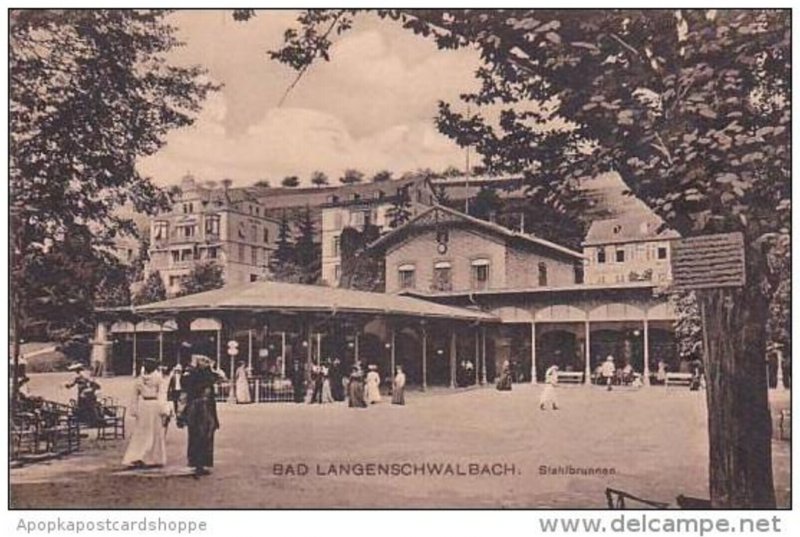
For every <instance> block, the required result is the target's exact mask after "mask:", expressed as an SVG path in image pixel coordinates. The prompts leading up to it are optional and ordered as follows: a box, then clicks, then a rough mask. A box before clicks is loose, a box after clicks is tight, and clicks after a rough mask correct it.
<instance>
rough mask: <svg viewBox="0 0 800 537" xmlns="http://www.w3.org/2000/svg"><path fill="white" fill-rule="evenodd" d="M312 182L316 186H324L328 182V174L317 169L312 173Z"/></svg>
mask: <svg viewBox="0 0 800 537" xmlns="http://www.w3.org/2000/svg"><path fill="white" fill-rule="evenodd" d="M311 184H312V185H314V186H315V187H318V188H322V187H323V186H326V185H327V184H328V176H327V175H325V173H324V172H321V171H316V172H314V173H312V174H311Z"/></svg>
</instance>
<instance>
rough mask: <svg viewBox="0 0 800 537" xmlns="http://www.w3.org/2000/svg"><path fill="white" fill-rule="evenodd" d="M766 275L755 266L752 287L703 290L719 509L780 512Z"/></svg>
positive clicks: (712, 476) (712, 475)
mask: <svg viewBox="0 0 800 537" xmlns="http://www.w3.org/2000/svg"><path fill="white" fill-rule="evenodd" d="M748 257H749V258H752V257H754V256H748ZM748 261H750V259H748ZM753 261H755V263H753V264H754V265H756V264H758V262H759V261H761V260H755V259H753ZM758 276H759V270H758V267H756V266H748V281H747V285H746V286H745V287H744V288H742V289H736V288H726V289H715V290H704V291H701V292H698V300H699V301H700V306H701V312H702V314H703V317H704V325H705V330H706V337H705V341H704V343H705V344H706V348H705V364H706V375H707V380H708V389H707V394H706V395H707V401H708V433H709V455H710V460H709V482H710V491H711V504H712V507H715V508H752V509H756V508H757V509H767V508H775V488H774V486H773V481H772V445H771V441H772V419H771V417H770V410H769V402H768V399H767V396H768V390H767V372H766V361H765V360H766V359H765V352H766V348H765V342H766V330H765V327H766V319H767V304H768V302H767V299H766V297H765V296H764V294H763V293H762V291H761V289H760V281H759V277H758Z"/></svg>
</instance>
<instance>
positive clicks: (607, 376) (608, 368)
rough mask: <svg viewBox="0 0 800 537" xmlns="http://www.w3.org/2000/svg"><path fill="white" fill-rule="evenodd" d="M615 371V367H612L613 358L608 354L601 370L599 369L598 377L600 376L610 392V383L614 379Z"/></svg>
mask: <svg viewBox="0 0 800 537" xmlns="http://www.w3.org/2000/svg"><path fill="white" fill-rule="evenodd" d="M616 371H617V366H615V365H614V357H613V356H611V355H610V354H609V355H608V357H607V358H606V361H605V362H603V366H602V368H601V369H600V375H602V377H603V380H604V381H605V384H606V386H608V391H611V382H612V380H613V379H614V373H615V372H616Z"/></svg>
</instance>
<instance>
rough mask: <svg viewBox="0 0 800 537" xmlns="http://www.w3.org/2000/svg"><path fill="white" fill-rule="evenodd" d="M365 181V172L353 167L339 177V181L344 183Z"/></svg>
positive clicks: (350, 183)
mask: <svg viewBox="0 0 800 537" xmlns="http://www.w3.org/2000/svg"><path fill="white" fill-rule="evenodd" d="M363 181H364V173H363V172H360V171H358V170H355V169H353V168H349V169H347V170H345V171H344V175H342V176H341V177H340V178H339V182H340V183H342V184H343V185H353V184H356V183H361V182H363Z"/></svg>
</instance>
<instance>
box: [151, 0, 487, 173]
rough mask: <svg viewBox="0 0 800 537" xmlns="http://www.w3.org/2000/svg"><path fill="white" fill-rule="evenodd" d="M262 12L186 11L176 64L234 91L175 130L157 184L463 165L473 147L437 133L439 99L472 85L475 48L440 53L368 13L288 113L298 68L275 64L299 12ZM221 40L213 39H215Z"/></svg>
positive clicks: (155, 163)
mask: <svg viewBox="0 0 800 537" xmlns="http://www.w3.org/2000/svg"><path fill="white" fill-rule="evenodd" d="M272 15H273V12H264V13H262V14H259V16H258V17H256V19H254V22H253V23H252V24H251V23H246V24H244V25H242V24H238V23H233V22H232V21H231V20H229V17H226V15H225V14H224V13H222V12H213V11H212V12H179V13H178V15H177V16H176V19H175V21H174V22H175V24H176V26H177V27H178V28H179V30H180V32H181V37H182V38H183V40H184V41H185V42H186V46H185V47H183V48H182V49H180V51H179V53H178V54H177V55H176V59H177V60H178V61H180V62H181V63H200V64H202V65H204V66H206V67H207V68H208V71H209V76H210V77H212V78H213V79H214V80H217V81H219V82H222V83H223V84H224V87H223V89H222V90H221V91H220V92H219V93H217V94H215V95H213V96H212V97H211V98H209V99H208V101H207V102H206V103H205V105H204V108H203V111H202V113H201V115H200V117H199V118H198V120H197V122H196V123H195V125H193V126H192V127H190V128H186V129H182V130H179V131H175V132H172V133H170V135H169V137H168V143H167V145H166V147H165V148H163V149H162V150H161V151H160V152H159V153H158V154H156V155H154V156H152V157H150V158H148V159H146V160H144V161H142V162H141V166H140V168H141V170H142V171H143V172H144V173H147V174H149V175H151V176H153V177H154V179H155V180H156V182H157V183H159V184H168V183H172V182H176V181H178V180H179V179H180V177H181V176H183V175H184V174H186V173H187V172H192V173H193V174H195V175H197V176H199V177H201V178H203V179H215V180H219V179H221V178H225V177H227V178H230V179H232V180H234V182H235V183H237V184H247V183H250V182H252V181H254V180H257V179H261V178H270V179H272V180H273V182H277V181H279V180H280V179H281V178H282V177H284V176H286V175H298V176H300V177H301V180H303V181H306V180H307V178H308V175H310V173H311V172H312V171H314V170H322V171H324V172H326V173H327V174H328V175H329V176H331V177H334V178H335V177H338V176H339V175H340V174H341V172H342V171H343V170H344V169H346V168H350V167H354V168H359V169H362V170H363V171H365V172H368V173H372V172H374V171H378V170H381V169H389V170H391V171H393V172H395V173H402V172H404V171H409V170H414V169H417V168H424V167H430V168H433V169H441V168H444V167H446V166H449V165H460V164H462V163H463V161H464V158H463V151H462V150H461V149H460V148H458V147H457V146H455V144H453V143H452V142H451V141H449V140H448V139H447V138H445V137H444V136H442V135H441V134H439V133H438V132H437V131H436V130H435V126H434V123H433V117H434V116H435V114H436V103H437V101H438V100H439V99H442V100H449V101H454V100H456V99H457V98H458V95H459V94H460V93H462V92H464V91H468V90H469V89H471V88H472V87H473V86H474V84H475V81H474V79H473V78H472V71H473V70H474V67H475V65H476V64H477V61H478V60H477V55H476V54H475V52H474V51H457V52H451V51H439V50H438V49H437V48H436V46H435V44H434V43H432V42H431V41H429V40H425V39H423V38H420V37H416V36H413V35H412V34H410V33H409V32H407V31H405V30H402V29H399V28H397V27H395V26H394V25H392V24H391V23H388V22H384V21H380V20H378V19H377V18H375V17H370V16H367V17H362V18H360V19H358V20H357V24H356V26H355V27H354V28H353V30H352V31H351V32H349V33H347V34H344V36H342V37H340V38H337V41H336V43H335V44H334V46H333V47H332V50H331V56H332V61H330V62H327V63H326V62H320V63H317V64H314V65H313V66H312V67H311V68H310V69H309V70H308V72H307V74H306V75H305V76H304V77H303V78H302V79H301V81H300V83H299V84H298V85H297V86H296V87H295V89H294V90H293V91H292V93H291V94H290V96H289V98H288V99H287V100H286V102H285V104H284V106H283V107H282V108H276V105H277V102H278V100H279V98H280V96H281V95H282V94H283V92H284V91H285V89H286V88H287V87H288V85H289V83H290V82H291V80H292V79H293V78H294V76H295V73H294V72H293V71H291V70H290V69H288V68H287V67H285V66H282V65H280V64H277V63H276V62H272V61H269V60H268V58H267V57H266V54H265V51H266V50H268V49H271V48H275V47H276V46H278V45H279V44H280V42H281V36H282V33H283V30H284V29H285V28H286V27H287V26H288V25H290V24H291V20H292V18H293V15H292V16H289V15H287V14H286V13H285V12H282V13H280V16H278V17H273V16H272ZM211 36H213V38H211Z"/></svg>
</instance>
